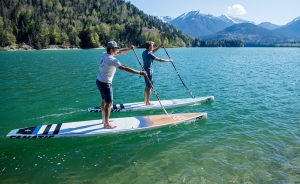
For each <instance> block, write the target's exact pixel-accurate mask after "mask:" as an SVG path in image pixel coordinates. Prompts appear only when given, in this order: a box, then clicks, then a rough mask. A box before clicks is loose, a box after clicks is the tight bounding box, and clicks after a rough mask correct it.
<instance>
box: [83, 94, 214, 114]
mask: <svg viewBox="0 0 300 184" xmlns="http://www.w3.org/2000/svg"><path fill="white" fill-rule="evenodd" d="M211 101H214V96H207V97H198V98H184V99H173V100H161V101H160V102H161V104H162V105H163V106H164V108H165V109H170V108H176V107H182V106H186V105H192V104H197V103H202V102H211ZM151 103H153V104H154V105H145V103H144V102H135V103H125V104H114V105H112V107H111V112H131V111H146V110H157V109H162V107H161V105H160V103H159V101H151ZM88 111H89V112H101V107H99V106H98V107H91V108H88Z"/></svg>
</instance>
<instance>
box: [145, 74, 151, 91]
mask: <svg viewBox="0 0 300 184" xmlns="http://www.w3.org/2000/svg"><path fill="white" fill-rule="evenodd" d="M148 78H149V79H150V82H151V84H152V85H153V80H152V75H148ZM144 79H145V83H146V86H147V87H148V88H150V89H151V85H150V84H149V81H148V79H147V77H144Z"/></svg>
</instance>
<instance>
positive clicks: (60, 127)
mask: <svg viewBox="0 0 300 184" xmlns="http://www.w3.org/2000/svg"><path fill="white" fill-rule="evenodd" d="M206 118H207V113H205V112H199V113H183V114H169V115H166V114H164V115H152V116H136V117H125V118H112V119H110V120H113V122H111V124H113V125H116V126H117V128H115V129H105V128H103V123H102V120H101V119H100V120H90V121H80V122H70V123H59V124H50V125H41V126H32V127H26V128H19V129H14V130H11V131H10V132H9V133H8V134H7V136H6V137H7V138H19V139H20V138H25V139H30V138H31V139H39V138H59V137H84V136H100V135H106V134H118V133H129V132H138V131H145V130H151V129H155V128H160V127H163V126H168V125H172V124H179V123H183V122H186V121H192V120H199V119H206Z"/></svg>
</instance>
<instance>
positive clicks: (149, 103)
mask: <svg viewBox="0 0 300 184" xmlns="http://www.w3.org/2000/svg"><path fill="white" fill-rule="evenodd" d="M146 105H154V104H153V103H151V102H146Z"/></svg>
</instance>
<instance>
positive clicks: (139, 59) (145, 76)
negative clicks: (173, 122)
mask: <svg viewBox="0 0 300 184" xmlns="http://www.w3.org/2000/svg"><path fill="white" fill-rule="evenodd" d="M132 50H133V52H134V54H135V57H136V59H137V60H138V62H139V64H140V66H141V68H142V70H143V71H145V69H144V67H143V65H142V63H141V62H140V59H139V57H138V56H137V54H136V52H135V50H134V49H132ZM145 77H146V79H147V80H148V82H149V84H150V86H151V89H152V90H153V91H154V93H155V96H156V98H157V100H158V101H159V104H160V106H161V107H162V109H163V110H164V111H165V113H166V114H167V115H168V116H169V118H171V117H170V115H169V114H168V112H167V111H166V109H165V108H164V106H163V105H162V104H161V102H160V100H159V97H158V95H157V93H156V91H155V89H154V87H153V85H152V82H151V81H150V79H149V77H148V75H146V76H145Z"/></svg>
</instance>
